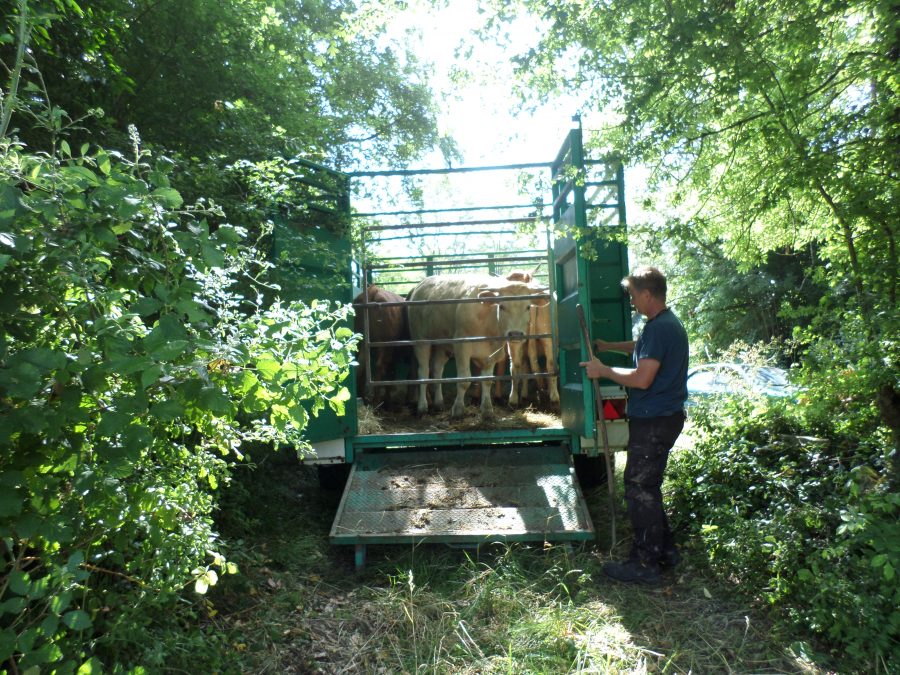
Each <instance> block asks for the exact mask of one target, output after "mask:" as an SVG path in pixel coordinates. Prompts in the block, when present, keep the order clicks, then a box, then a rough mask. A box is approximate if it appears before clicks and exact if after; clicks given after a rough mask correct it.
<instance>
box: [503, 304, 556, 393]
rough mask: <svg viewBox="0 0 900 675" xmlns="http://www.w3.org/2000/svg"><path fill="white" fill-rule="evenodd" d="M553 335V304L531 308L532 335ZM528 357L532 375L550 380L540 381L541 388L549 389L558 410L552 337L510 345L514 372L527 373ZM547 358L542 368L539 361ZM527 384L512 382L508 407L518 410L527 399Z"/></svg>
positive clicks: (524, 382) (530, 327) (529, 321)
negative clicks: (543, 373) (541, 374)
mask: <svg viewBox="0 0 900 675" xmlns="http://www.w3.org/2000/svg"><path fill="white" fill-rule="evenodd" d="M551 331H552V326H551V321H550V303H549V302H546V303H534V304H532V305H531V307H530V313H529V317H528V334H529V335H549V334H550V333H551ZM526 354H527V355H528V364H529V366H530V367H531V372H532V373H539V372H547V373H550V375H548V376H547V377H542V378H541V379H540V384H542V385H543V386H544V387H546V388H548V389H549V394H550V404H551V405H553V406H555V407H559V383H558V381H559V378H558V376H556V375H555V373H556V372H557V370H558V368H559V366H558V364H557V361H556V351H555V350H554V349H553V338H552V337H530V338H528V340H527V341H526V343H525V344H522V343H521V342H518V343H517V342H510V343H509V356H510V362H511V363H513V364H516V363H518V364H519V365H518V366H517V367H516V368H515V369H516V370H518V371H519V372H524V371H525V365H524V361H525V355H526ZM541 356H543V357H544V368H543V369H542V368H541V365H540V360H539V359H540V357H541ZM528 382H529V381H528V380H525V379H522V380H519V381H518V382H517V381H516V380H513V386H512V390H511V391H510V394H509V404H510V406H512V407H515V406H517V405H518V404H519V399H520V397H521V398H524V396H525V394H526V393H527V392H528Z"/></svg>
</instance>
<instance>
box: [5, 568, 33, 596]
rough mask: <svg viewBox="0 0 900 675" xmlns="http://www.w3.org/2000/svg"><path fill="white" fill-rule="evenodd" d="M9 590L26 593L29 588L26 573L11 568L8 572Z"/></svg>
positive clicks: (29, 583) (17, 593)
mask: <svg viewBox="0 0 900 675" xmlns="http://www.w3.org/2000/svg"><path fill="white" fill-rule="evenodd" d="M9 590H11V591H12V592H13V593H15V594H16V595H23V596H24V595H28V593H29V591H30V590H31V582H30V580H29V577H28V574H27V573H25V572H23V571H22V570H13V571H12V572H10V573H9Z"/></svg>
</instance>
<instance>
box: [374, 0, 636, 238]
mask: <svg viewBox="0 0 900 675" xmlns="http://www.w3.org/2000/svg"><path fill="white" fill-rule="evenodd" d="M447 5H448V6H447V7H444V8H442V9H435V8H434V7H432V6H430V3H428V2H426V1H424V0H410V2H409V9H408V10H406V11H404V12H403V13H402V14H401V15H400V16H399V17H398V18H397V19H396V20H393V21H392V22H391V25H390V30H389V31H388V34H387V35H385V36H383V37H382V40H383V41H384V42H385V44H387V43H390V42H394V43H395V44H396V45H399V46H402V47H405V48H408V49H410V50H411V51H412V52H413V53H414V54H415V55H416V58H417V59H418V60H419V61H420V62H424V63H427V64H430V65H431V67H432V68H433V75H432V80H431V85H432V87H433V89H434V91H435V96H436V99H437V101H438V103H439V115H438V123H439V130H440V133H442V134H444V135H447V136H450V137H452V138H453V139H454V140H455V142H456V144H457V146H458V149H459V151H460V153H461V154H462V157H463V159H462V162H461V163H459V164H458V165H457V164H456V163H454V166H463V167H479V166H494V165H508V164H523V163H534V162H550V161H552V160H553V159H555V157H556V155H557V153H558V151H559V149H560V147H561V145H562V143H563V141H564V140H565V138H566V135H567V134H568V132H569V130H570V129H572V128H573V126H575V123H574V122H573V119H572V117H573V115H575V114H576V113H581V112H582V110H581V109H580V108H581V101H580V100H579V99H578V98H576V97H574V96H562V95H561V96H557V97H555V98H554V99H553V100H552V102H550V103H548V104H539V103H537V102H533V103H532V104H531V105H530V106H529V108H531V109H533V110H529V111H520V110H517V109H516V100H515V97H514V95H513V92H512V81H513V77H512V64H511V63H510V57H511V54H512V53H513V52H515V51H518V50H519V49H522V48H524V47H527V46H530V45H531V44H533V43H534V41H535V40H536V39H537V37H538V36H539V32H538V31H539V30H540V26H539V25H538V23H537V22H536V21H535V19H534V18H533V17H524V16H523V18H522V19H521V20H520V21H518V22H516V23H514V24H513V25H511V26H509V28H508V35H509V39H510V42H511V47H506V46H504V45H500V44H496V43H494V42H492V41H485V42H480V43H478V42H475V41H474V39H473V38H472V37H471V32H472V30H473V29H475V28H476V27H478V26H479V25H480V22H481V20H482V18H481V17H480V16H479V14H478V12H477V1H476V0H450V2H448V3H447ZM464 42H465V43H466V44H468V45H472V51H471V53H469V54H468V55H467V56H466V58H465V61H464V63H465V65H466V66H467V70H468V71H469V72H470V77H469V78H466V79H464V80H463V81H462V82H460V81H458V80H456V81H454V79H453V78H452V76H451V74H452V72H453V69H454V66H455V65H456V64H457V56H456V54H457V51H458V49H459V48H460V46H461V44H463V43H464ZM591 121H592V119H591V116H590V115H585V116H584V119H583V124H584V127H585V129H586V130H589V129H590V128H591ZM597 122H599V120H597ZM598 126H599V125H598ZM446 166H447V164H446V161H445V159H444V157H443V156H442V155H441V154H440V153H439V152H437V151H435V152H433V153H431V154H429V155H428V156H426V157H424V158H423V159H422V160H421V161H419V162H417V163H416V164H415V165H414V167H413V168H417V169H439V168H445V167H446ZM367 168H372V169H389V168H391V167H367ZM539 171H540V170H539ZM629 173H633V170H630V169H627V168H626V193H627V195H628V198H629V199H628V208H629V209H634V207H635V206H636V205H635V202H634V197H635V195H636V192H635V191H634V190H629V186H628V184H627V183H628V180H629V175H628V174H629ZM543 174H544V175H545V177H546V179H548V180H549V170H548V169H544V170H543ZM375 181H380V182H381V185H380V187H379V188H377V189H378V190H379V192H380V193H381V194H390V195H394V196H396V195H402V194H403V193H404V190H403V189H402V187H401V184H400V181H399V179H396V178H395V179H375ZM422 183H423V185H426V186H427V187H426V188H425V194H426V206H427V207H429V208H447V207H451V206H452V207H458V206H473V205H485V204H509V203H522V202H523V201H525V202H530V201H531V199H530V198H529V197H522V196H521V195H517V194H516V192H517V186H516V175H515V174H514V172H479V173H477V174H455V175H454V176H453V177H452V178H449V179H447V178H443V179H442V178H439V177H436V178H434V179H430V178H429V179H425V180H423V181H422ZM388 185H390V187H387V186H388ZM373 187H374V185H373ZM544 197H545V200H546V201H549V194H546V193H545V194H544ZM357 206H358V207H359V206H361V205H360V204H359V203H357ZM368 206H370V208H369V209H365V208H363V209H361V210H376V211H379V210H391V209H392V208H393V209H402V208H410V207H409V206H408V205H404V204H402V203H399V202H398V203H397V204H395V205H394V206H393V207H389V206H384V205H375V204H370V205H368ZM379 206H380V207H379ZM631 213H634V211H633V210H632V211H631ZM515 215H523V216H524V215H526V214H525V213H524V212H522V213H521V214H519V213H516V214H515ZM432 220H433V218H432ZM450 243H452V244H453V245H454V246H456V245H459V244H458V243H457V242H449V241H448V244H450ZM470 244H471V242H470ZM537 245H538V246H543V244H541V243H538V244H537ZM387 246H388V248H390V249H395V248H396V247H397V246H399V244H398V243H397V242H392V243H390V244H387ZM380 250H381V251H382V252H383V251H384V248H381V249H380Z"/></svg>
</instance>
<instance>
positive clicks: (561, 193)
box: [551, 125, 631, 453]
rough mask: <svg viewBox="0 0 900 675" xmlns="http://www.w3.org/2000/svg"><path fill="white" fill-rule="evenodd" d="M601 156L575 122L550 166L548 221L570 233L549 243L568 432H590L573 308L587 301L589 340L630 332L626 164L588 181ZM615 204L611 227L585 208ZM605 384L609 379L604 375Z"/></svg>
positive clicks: (619, 361)
mask: <svg viewBox="0 0 900 675" xmlns="http://www.w3.org/2000/svg"><path fill="white" fill-rule="evenodd" d="M597 164H600V163H599V162H595V161H590V160H586V158H585V153H584V146H583V140H582V132H581V128H580V125H579V127H578V128H575V129H572V130H571V131H570V132H569V137H568V138H567V139H566V142H565V143H564V144H563V147H562V149H561V150H560V152H559V154H558V155H557V158H556V161H555V162H554V163H553V166H552V169H551V171H552V176H553V220H554V223H555V224H556V228H557V230H560V229H562V230H563V231H566V232H568V233H569V235H568V236H563V237H558V238H557V239H556V241H555V244H554V274H555V275H556V277H555V278H556V289H557V316H558V319H557V321H558V331H559V368H560V403H561V417H562V423H563V426H564V427H565V428H566V429H568V430H570V431H571V432H572V433H573V434H576V435H578V436H582V437H585V438H590V437H591V436H592V435H593V418H592V414H593V410H594V409H595V408H594V405H595V404H594V392H593V388H592V386H591V385H590V382H589V381H588V379H587V377H586V376H585V373H584V369H582V368H581V367H580V366H579V365H578V364H579V363H580V362H581V361H584V360H585V359H586V358H587V354H586V352H585V348H584V346H583V344H582V343H583V341H582V339H581V330H580V324H579V321H578V317H577V315H576V311H575V308H576V306H577V305H579V304H580V305H581V306H582V307H584V308H585V317H586V320H587V322H588V325H589V326H590V329H591V336H592V338H594V339H597V338H602V339H605V340H610V341H620V340H628V339H631V313H630V309H629V305H628V302H627V300H626V299H625V296H624V294H623V292H622V289H621V286H620V282H621V279H622V278H623V276H624V275H625V274H627V270H628V259H627V250H626V248H625V245H624V243H622V242H621V241H620V239H621V238H622V237H621V235H622V234H623V233H624V229H625V205H624V170H623V168H622V166H621V164H620V163H619V164H618V166H617V168H616V178H615V180H612V181H591V180H590V179H589V178H590V177H589V171H590V168H591V167H592V166H594V165H597ZM588 186H593V187H603V186H609V187H612V188H614V190H613V192H614V195H613V202H604V203H602V204H590V203H588V199H587V197H586V190H585V188H586V187H588ZM597 208H613V209H615V210H616V213H617V215H618V220H617V222H616V223H615V224H614V225H613V226H608V225H598V224H596V223H595V222H593V221H592V220H591V219H589V217H588V214H589V211H591V210H593V209H597ZM604 358H605V359H606V362H607V363H610V364H611V365H625V364H626V363H627V360H626V358H625V357H623V356H620V355H619V356H616V355H610V354H606V355H604ZM606 384H612V383H609V382H607V383H606ZM591 452H592V453H593V452H596V449H595V448H594V449H592V450H591Z"/></svg>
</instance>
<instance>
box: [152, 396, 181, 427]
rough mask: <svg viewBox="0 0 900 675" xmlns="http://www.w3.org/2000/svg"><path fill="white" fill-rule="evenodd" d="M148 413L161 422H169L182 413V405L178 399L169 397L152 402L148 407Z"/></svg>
mask: <svg viewBox="0 0 900 675" xmlns="http://www.w3.org/2000/svg"><path fill="white" fill-rule="evenodd" d="M150 414H151V415H153V416H154V417H156V418H157V419H158V420H161V421H163V422H171V421H172V420H176V419H178V418H179V417H181V416H182V415H183V414H184V406H182V405H181V403H179V402H178V401H174V400H171V399H169V400H168V401H161V402H159V403H156V404H154V405H153V406H152V407H151V408H150Z"/></svg>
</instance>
